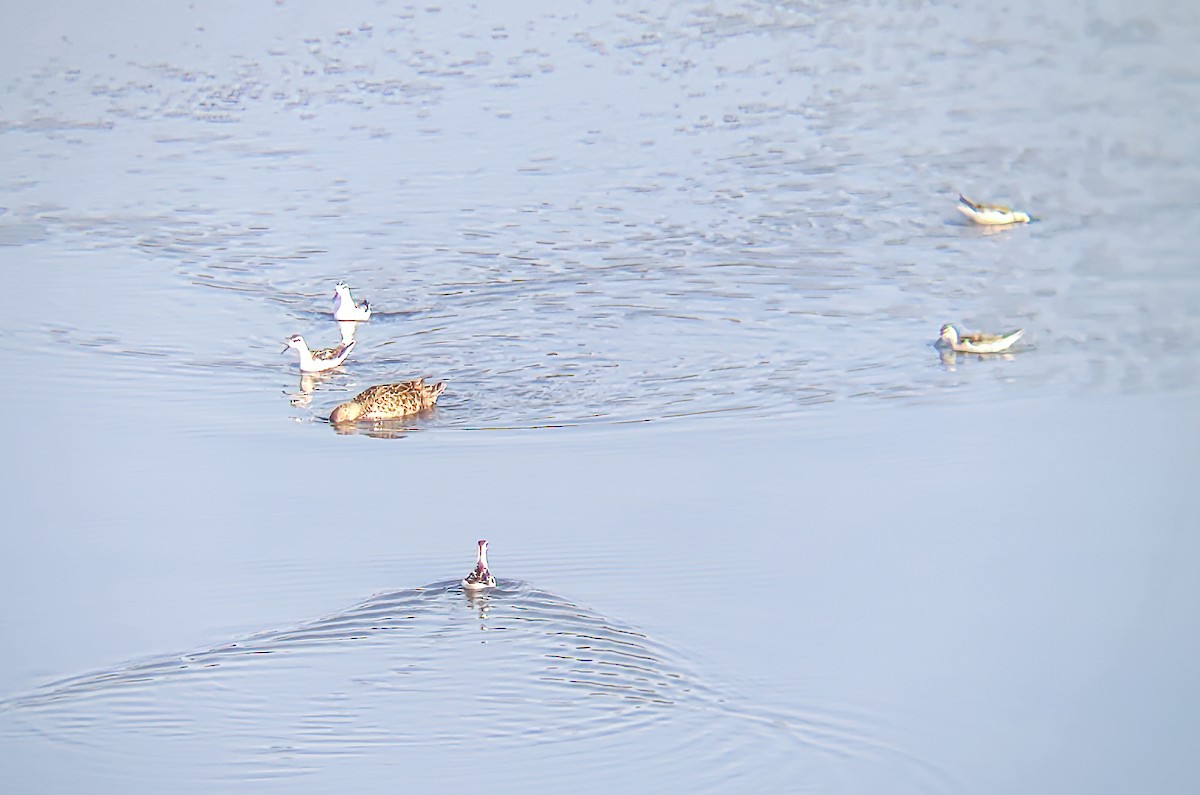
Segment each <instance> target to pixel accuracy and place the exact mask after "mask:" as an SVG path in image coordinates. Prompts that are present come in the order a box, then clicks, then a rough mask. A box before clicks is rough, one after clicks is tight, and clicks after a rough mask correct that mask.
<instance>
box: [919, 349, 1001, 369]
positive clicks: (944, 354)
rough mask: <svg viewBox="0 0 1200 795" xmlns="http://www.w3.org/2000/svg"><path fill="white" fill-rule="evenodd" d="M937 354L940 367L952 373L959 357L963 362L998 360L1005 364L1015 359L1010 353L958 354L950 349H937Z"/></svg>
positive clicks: (956, 367)
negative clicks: (967, 360) (968, 360)
mask: <svg viewBox="0 0 1200 795" xmlns="http://www.w3.org/2000/svg"><path fill="white" fill-rule="evenodd" d="M937 352H938V358H939V359H941V360H942V366H943V367H945V368H946V369H947V370H949V371H950V372H952V373H953V372H955V371H956V370H958V360H959V358H960V357H961V358H962V359H964V360H965V359H978V360H983V359H990V360H992V361H996V360H997V359H998V360H1000V361H1005V362H1011V361H1013V360H1015V359H1016V357H1015V356H1013V355H1012V354H1011V353H960V352H959V351H956V350H953V349H951V348H938V349H937Z"/></svg>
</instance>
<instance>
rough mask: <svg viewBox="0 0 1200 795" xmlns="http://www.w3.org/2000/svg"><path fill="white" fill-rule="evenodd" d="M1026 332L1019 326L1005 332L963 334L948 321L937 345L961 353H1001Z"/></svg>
mask: <svg viewBox="0 0 1200 795" xmlns="http://www.w3.org/2000/svg"><path fill="white" fill-rule="evenodd" d="M1024 333H1025V329H1023V328H1019V329H1017V330H1016V331H1009V332H1007V333H1005V334H983V333H982V332H981V333H979V334H963V333H961V332H959V330H958V329H957V328H956V327H955V326H954V324H952V323H947V324H946V325H944V326H942V331H941V334H939V335H938V341H937V345H938V347H940V348H949V349H950V350H953V351H958V352H959V353H1001V352H1002V351H1006V350H1008V349H1009V348H1011V347H1012V344H1013V343H1014V342H1016V341H1017V340H1019V339H1021V335H1022V334H1024Z"/></svg>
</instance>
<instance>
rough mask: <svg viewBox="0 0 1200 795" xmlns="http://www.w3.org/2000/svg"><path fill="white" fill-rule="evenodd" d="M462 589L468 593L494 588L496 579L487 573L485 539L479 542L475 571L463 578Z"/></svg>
mask: <svg viewBox="0 0 1200 795" xmlns="http://www.w3.org/2000/svg"><path fill="white" fill-rule="evenodd" d="M462 587H463V588H464V589H466V590H468V591H478V590H481V589H483V588H495V587H496V578H495V577H493V576H492V573H491V572H490V571H488V564H487V539H482V538H481V539H480V540H479V552H478V553H477V554H476V558H475V570H474V571H472V572H471V573H470V574H468V575H467V576H466V577H463V581H462Z"/></svg>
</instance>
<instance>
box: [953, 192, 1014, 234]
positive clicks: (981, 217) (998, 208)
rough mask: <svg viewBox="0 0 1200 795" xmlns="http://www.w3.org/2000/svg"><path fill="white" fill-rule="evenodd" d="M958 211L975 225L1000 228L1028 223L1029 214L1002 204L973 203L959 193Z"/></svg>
mask: <svg viewBox="0 0 1200 795" xmlns="http://www.w3.org/2000/svg"><path fill="white" fill-rule="evenodd" d="M958 211H959V212H960V213H962V214H963V215H965V216H967V217H968V218H970V219H971V220H972V221H974V222H975V223H977V224H984V225H985V226H1000V225H1002V224H1024V223H1028V222H1029V214H1028V213H1023V212H1021V211H1020V210H1014V209H1012V208H1011V207H1005V206H1004V205H1003V204H983V203H981V202H973V201H971V200H970V199H968V198H967V197H966V196H963V195H962V194H961V193H960V194H958Z"/></svg>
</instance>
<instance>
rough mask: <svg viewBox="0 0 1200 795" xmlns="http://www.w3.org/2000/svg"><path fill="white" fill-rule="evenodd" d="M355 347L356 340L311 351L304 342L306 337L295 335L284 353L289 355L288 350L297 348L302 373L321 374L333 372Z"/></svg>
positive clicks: (284, 349) (285, 347)
mask: <svg viewBox="0 0 1200 795" xmlns="http://www.w3.org/2000/svg"><path fill="white" fill-rule="evenodd" d="M353 347H354V340H350V341H349V342H343V343H342V344H341V345H336V346H334V347H332V348H318V349H317V350H315V351H310V350H309V349H308V343H306V342H305V341H304V337H301V336H300V335H299V334H293V335H292V337H291V338H290V339H289V340H288V341H287V344H286V345H285V346H284V348H283V351H282V352H283V353H287V349H288V348H295V349H296V351H297V352H299V354H300V372H302V373H320V372H324V371H325V370H332V369H333V368H335V367H337V366H338V365H339V364H341V363H342V362H344V361H346V357H347V356H349V355H350V349H351V348H353Z"/></svg>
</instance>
